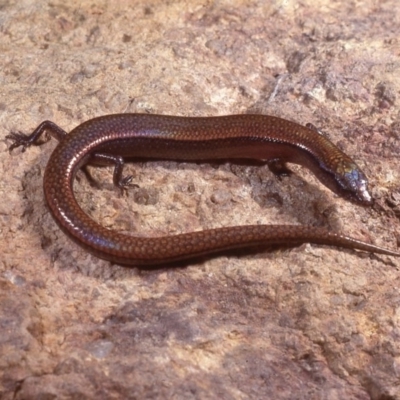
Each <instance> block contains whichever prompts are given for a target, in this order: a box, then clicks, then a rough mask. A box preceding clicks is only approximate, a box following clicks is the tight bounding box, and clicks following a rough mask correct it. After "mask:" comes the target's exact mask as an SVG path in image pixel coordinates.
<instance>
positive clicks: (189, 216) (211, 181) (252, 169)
mask: <svg viewBox="0 0 400 400" xmlns="http://www.w3.org/2000/svg"><path fill="white" fill-rule="evenodd" d="M399 29H400V13H399V11H398V4H397V2H396V1H395V0H388V1H386V2H376V1H372V0H366V1H363V2H362V6H361V5H360V2H326V1H325V2H324V1H322V0H318V1H303V2H295V1H285V2H282V1H268V2H266V1H261V0H260V1H255V2H245V1H239V0H236V1H233V2H232V1H229V2H228V1H221V2H215V3H213V2H202V1H190V2H185V1H176V2H164V1H151V2H149V1H147V0H146V1H140V0H139V1H135V2H134V4H133V2H125V1H121V2H106V1H97V2H86V1H79V2H78V1H69V2H65V1H64V2H61V1H52V2H28V1H26V0H22V1H19V2H3V3H2V4H1V5H0V48H1V58H0V66H1V68H0V82H1V88H2V90H1V98H0V129H1V132H2V133H1V137H2V138H4V137H5V135H6V134H8V133H9V132H10V131H22V132H29V131H31V130H32V129H33V128H35V127H36V126H37V125H38V123H39V122H41V121H42V120H45V119H50V120H52V121H54V122H56V123H57V124H59V125H60V126H61V127H63V128H64V129H66V130H70V129H72V128H73V127H75V126H76V125H78V124H79V123H81V122H82V121H84V120H87V119H89V118H92V117H94V116H98V115H102V114H108V113H119V112H153V113H164V114H175V115H202V116H207V115H222V114H233V113H246V112H255V111H256V112H262V113H266V114H271V115H276V116H279V117H283V118H287V119H291V120H293V121H296V122H298V123H302V124H305V123H307V122H311V123H313V124H314V125H316V126H317V127H318V128H321V129H322V130H323V131H324V132H326V133H327V134H329V137H330V138H331V140H332V141H333V142H335V143H336V144H338V145H339V147H340V148H341V149H343V150H344V151H345V152H346V153H348V154H349V155H351V156H352V157H353V158H354V159H355V160H356V161H357V163H358V164H359V165H360V166H361V167H362V168H363V170H364V171H365V172H366V174H367V175H368V177H369V178H370V184H371V187H372V193H373V196H374V197H375V199H376V203H375V205H374V207H372V208H366V209H364V208H360V207H356V206H354V205H352V204H349V203H346V202H345V201H344V200H342V199H339V198H337V197H336V196H335V195H334V194H332V193H331V192H329V191H328V190H326V189H325V188H324V187H322V186H321V185H320V184H319V183H318V182H317V181H316V180H315V179H314V177H313V176H312V175H311V174H310V173H308V172H307V171H305V170H304V169H301V168H297V167H292V166H291V169H292V170H293V172H294V173H293V174H292V175H291V176H289V177H285V178H283V179H282V180H281V181H279V180H277V179H276V178H275V177H274V176H273V175H272V174H271V173H270V172H269V170H268V168H267V167H264V166H257V165H240V166H236V165H235V166H233V165H230V164H222V165H218V164H217V165H215V164H190V163H177V162H161V161H154V162H140V163H136V164H132V165H130V166H129V167H128V168H127V173H129V174H132V175H133V176H134V181H135V183H136V184H137V185H138V188H133V189H132V190H131V191H130V192H129V193H128V194H127V195H126V196H121V195H120V193H119V192H118V191H116V190H115V189H114V188H113V186H112V173H111V170H109V169H107V168H102V169H97V168H90V171H91V174H92V175H93V177H94V179H95V180H96V182H97V184H96V186H92V185H90V183H89V182H88V180H87V179H86V177H85V176H84V174H79V177H78V179H77V182H76V183H75V191H76V193H77V197H78V198H79V201H80V203H81V204H82V207H84V209H85V210H86V212H87V213H88V214H90V215H91V216H92V217H93V218H95V219H96V220H97V221H99V222H101V223H102V224H103V225H104V226H106V227H108V228H110V229H118V230H120V231H123V232H125V233H132V234H135V235H143V236H150V235H161V234H168V233H179V232H187V231H192V230H201V229H204V228H211V227H220V226H228V225H237V224H251V223H287V224H289V223H293V224H314V225H316V226H327V227H330V228H331V229H332V230H342V231H345V232H346V233H348V234H351V235H353V236H357V237H359V238H360V239H363V240H367V241H368V240H371V241H374V242H375V243H377V244H380V245H383V246H387V247H395V246H396V245H397V240H398V238H399V237H400V222H399V216H400V206H399V204H400V185H399V182H400V176H399V175H400V168H399V151H400V139H399V138H400V133H399V132H400V130H399V126H400V122H399V121H400V117H399V113H398V108H399V88H400V83H399V78H398V76H399V74H398V53H399V39H398V32H399ZM7 144H8V143H6V141H0V163H1V164H0V165H1V168H2V184H1V185H0V188H1V189H0V190H1V198H2V201H1V203H0V229H1V231H0V232H1V238H2V240H1V245H2V248H1V257H0V274H1V275H0V329H1V330H0V398H2V399H6V400H7V399H36V398H45V399H47V398H57V399H72V398H76V399H78V398H79V399H109V398H116V399H117V398H121V399H122V398H124V399H125V398H131V399H134V398H138V399H166V398H167V399H169V398H174V399H248V398H252V399H260V398H274V399H289V398H290V399H293V398H298V399H321V398H323V399H385V400H389V399H390V400H394V399H400V389H399V379H398V376H399V373H400V358H399V357H400V356H399V354H400V346H399V343H400V340H399V338H400V330H399V324H400V311H399V300H400V291H399V289H398V287H399V271H398V268H399V266H400V262H399V260H395V259H392V258H389V257H380V256H371V255H368V254H361V253H355V252H353V251H350V250H338V249H333V248H327V247H319V246H310V245H304V246H301V247H299V248H295V249H291V250H288V249H271V250H270V251H265V252H263V253H255V254H251V255H246V256H243V255H240V254H239V255H237V254H233V255H229V256H221V257H216V258H213V259H209V260H201V261H199V262H198V263H195V264H190V265H187V266H182V265H180V266H177V267H175V268H161V269H158V270H139V269H135V268H133V269H127V268H123V267H120V266H117V265H110V264H109V263H107V262H104V261H101V260H98V259H96V258H94V257H92V256H90V255H88V254H86V253H85V252H84V251H82V250H81V249H80V248H78V247H77V246H75V245H74V244H73V243H71V242H70V241H69V240H68V239H67V238H66V237H65V236H64V235H63V234H62V232H61V231H60V230H59V229H58V228H57V226H56V224H55V223H54V221H53V220H52V218H51V216H50V215H49V213H48V211H47V209H46V207H45V205H44V201H43V191H42V178H43V170H44V167H45V165H46V162H47V160H48V158H49V155H50V153H51V151H52V149H53V148H54V146H55V143H54V141H51V143H47V144H45V145H43V146H42V147H35V148H32V149H30V150H29V151H27V152H25V153H24V154H22V155H20V154H19V151H15V152H14V153H13V154H12V156H9V154H8V152H7Z"/></svg>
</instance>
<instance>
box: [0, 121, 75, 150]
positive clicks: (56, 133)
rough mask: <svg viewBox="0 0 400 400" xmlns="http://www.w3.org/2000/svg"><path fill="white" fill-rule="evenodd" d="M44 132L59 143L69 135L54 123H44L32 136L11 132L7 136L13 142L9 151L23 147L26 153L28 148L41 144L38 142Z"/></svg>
mask: <svg viewBox="0 0 400 400" xmlns="http://www.w3.org/2000/svg"><path fill="white" fill-rule="evenodd" d="M43 132H46V133H50V135H51V136H52V137H54V138H55V139H57V140H58V141H59V142H61V141H62V140H63V139H64V137H65V136H66V135H67V132H65V131H64V129H61V128H60V127H59V126H58V125H56V124H55V123H54V122H51V121H43V122H42V123H41V124H40V125H39V126H38V127H37V128H36V129H35V130H34V131H33V132H32V133H31V134H30V135H26V134H24V133H21V132H11V133H10V134H9V135H7V136H6V139H10V140H12V141H13V143H11V145H10V147H9V148H8V150H9V151H10V152H11V151H12V150H13V149H16V148H17V147H20V146H22V152H24V151H25V150H26V149H27V148H28V147H30V146H32V145H36V144H39V143H38V140H39V138H40V136H41V135H42V134H43ZM47 140H48V139H47ZM47 140H46V142H47ZM40 144H41V143H40Z"/></svg>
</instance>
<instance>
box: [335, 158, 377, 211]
mask: <svg viewBox="0 0 400 400" xmlns="http://www.w3.org/2000/svg"><path fill="white" fill-rule="evenodd" d="M336 181H337V182H338V184H339V191H340V192H341V193H342V194H343V196H344V197H345V198H347V199H349V200H351V201H354V202H355V203H358V204H361V205H365V206H368V205H371V204H372V202H373V200H372V197H371V195H370V193H369V191H368V180H367V177H366V176H365V175H364V173H363V172H362V171H361V170H360V169H359V167H358V166H357V164H355V163H354V162H351V163H347V164H346V165H345V166H341V168H338V171H337V174H336Z"/></svg>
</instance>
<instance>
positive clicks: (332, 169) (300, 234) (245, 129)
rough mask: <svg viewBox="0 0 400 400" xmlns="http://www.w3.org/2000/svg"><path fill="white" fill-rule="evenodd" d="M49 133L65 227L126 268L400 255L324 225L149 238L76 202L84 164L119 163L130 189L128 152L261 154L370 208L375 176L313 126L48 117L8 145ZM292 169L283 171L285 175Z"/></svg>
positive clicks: (244, 119)
mask: <svg viewBox="0 0 400 400" xmlns="http://www.w3.org/2000/svg"><path fill="white" fill-rule="evenodd" d="M45 130H46V131H48V132H50V133H51V134H52V136H54V137H55V138H57V139H58V140H59V142H60V143H59V144H58V146H57V147H56V149H55V150H54V152H53V154H52V155H51V157H50V160H49V162H48V164H47V167H46V171H45V175H44V193H45V197H46V200H47V203H48V205H49V208H50V211H51V213H52V215H53V217H54V218H55V220H56V222H57V223H58V225H59V226H60V227H61V229H62V230H63V231H64V232H65V233H66V234H67V235H68V236H69V237H70V238H71V239H73V240H74V241H75V242H76V243H78V244H79V245H81V246H82V247H83V248H84V249H86V250H88V251H90V252H91V253H92V254H94V255H96V256H98V257H100V258H104V259H106V260H110V261H113V262H116V263H120V264H125V265H156V264H163V263H171V262H174V261H179V260H185V259H190V258H194V257H198V256H202V255H210V254H213V253H219V252H221V251H225V250H231V249H238V248H249V247H253V246H269V245H296V244H301V243H304V242H311V243H320V244H328V245H334V246H340V247H347V248H353V249H359V250H364V251H369V252H375V253H381V254H387V255H393V256H400V254H399V253H397V252H395V251H392V250H388V249H384V248H381V247H378V246H375V245H371V244H368V243H364V242H362V241H359V240H357V239H353V238H349V237H346V236H343V235H340V234H336V233H332V232H329V231H328V230H326V229H323V228H316V227H312V226H298V225H254V226H253V225H251V226H234V227H226V228H220V229H211V230H205V231H200V232H191V233H185V234H180V235H174V236H164V237H156V238H142V237H134V236H128V235H123V234H121V233H118V232H116V231H111V230H108V229H106V228H104V227H102V226H101V225H99V224H97V223H96V222H95V221H93V220H92V219H91V218H90V217H89V216H88V215H86V214H85V213H84V212H83V210H82V209H81V207H80V206H79V205H78V203H77V201H76V200H75V196H74V193H73V181H74V178H75V175H76V173H77V171H78V169H79V168H81V167H82V166H84V165H85V164H88V163H91V164H101V165H104V164H114V165H115V170H114V183H115V184H116V185H117V186H119V187H121V188H123V187H125V186H127V185H128V184H129V182H130V179H131V178H130V177H128V178H122V177H121V176H122V167H123V163H124V157H140V158H143V157H145V158H153V159H154V158H157V159H173V160H197V161H199V160H216V159H229V160H233V159H257V160H264V161H265V162H273V163H274V164H275V166H276V165H283V163H285V162H293V163H298V164H300V165H303V166H306V167H307V168H309V169H310V170H311V171H313V172H314V174H315V175H316V176H317V177H318V178H319V179H320V181H321V182H322V183H324V184H325V185H326V186H328V187H329V188H330V189H332V190H333V191H335V192H336V193H338V194H340V195H342V196H344V197H346V198H347V199H349V200H351V201H354V202H357V203H359V204H364V205H368V204H371V201H372V200H371V196H370V195H369V193H368V188H367V179H366V177H365V175H364V174H363V173H362V171H360V169H359V168H358V166H357V165H356V163H355V162H354V161H353V160H352V159H351V158H349V157H348V156H347V155H346V154H344V153H343V152H342V151H341V150H339V149H338V148H337V147H336V146H335V145H334V144H333V143H332V142H330V141H329V140H328V139H327V138H326V137H325V136H323V135H321V134H320V133H319V132H318V131H317V130H316V129H315V128H314V127H312V126H311V128H309V127H303V126H301V125H298V124H296V123H293V122H290V121H287V120H284V119H281V118H276V117H270V116H264V115H231V116H224V117H205V118H188V117H175V116H161V115H149V114H116V115H107V116H103V117H99V118H94V119H92V120H89V121H87V122H85V123H83V124H81V125H79V126H78V127H77V128H75V129H74V130H73V131H71V133H70V134H68V135H67V134H66V132H65V131H63V130H62V129H61V128H59V127H58V126H57V125H55V124H54V123H52V122H50V121H44V122H43V123H42V124H41V125H39V127H38V128H37V129H36V130H35V131H34V132H33V133H32V134H31V135H29V136H26V135H23V134H19V133H13V134H10V135H9V136H8V138H10V139H12V140H13V141H14V143H13V144H12V145H11V146H10V150H12V149H13V148H15V147H18V146H22V147H23V150H25V148H26V147H28V146H30V145H31V144H33V143H35V142H36V141H37V139H38V138H39V136H40V135H41V134H42V133H43V132H44V131H45ZM284 171H285V170H284V169H283V171H282V172H284Z"/></svg>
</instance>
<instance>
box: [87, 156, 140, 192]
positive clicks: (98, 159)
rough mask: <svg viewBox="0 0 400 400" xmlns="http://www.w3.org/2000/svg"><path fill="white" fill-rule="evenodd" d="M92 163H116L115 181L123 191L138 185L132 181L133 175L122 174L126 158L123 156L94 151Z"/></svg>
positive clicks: (104, 164)
mask: <svg viewBox="0 0 400 400" xmlns="http://www.w3.org/2000/svg"><path fill="white" fill-rule="evenodd" d="M90 164H95V165H103V166H107V165H114V172H113V182H114V185H115V186H116V187H118V188H119V189H121V192H122V193H123V192H124V191H125V190H126V189H127V188H128V187H138V185H136V184H134V183H132V179H133V175H128V176H122V171H123V169H124V165H125V162H124V159H123V157H121V156H113V155H112V154H104V153H94V154H93V155H92V156H91V158H90Z"/></svg>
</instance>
